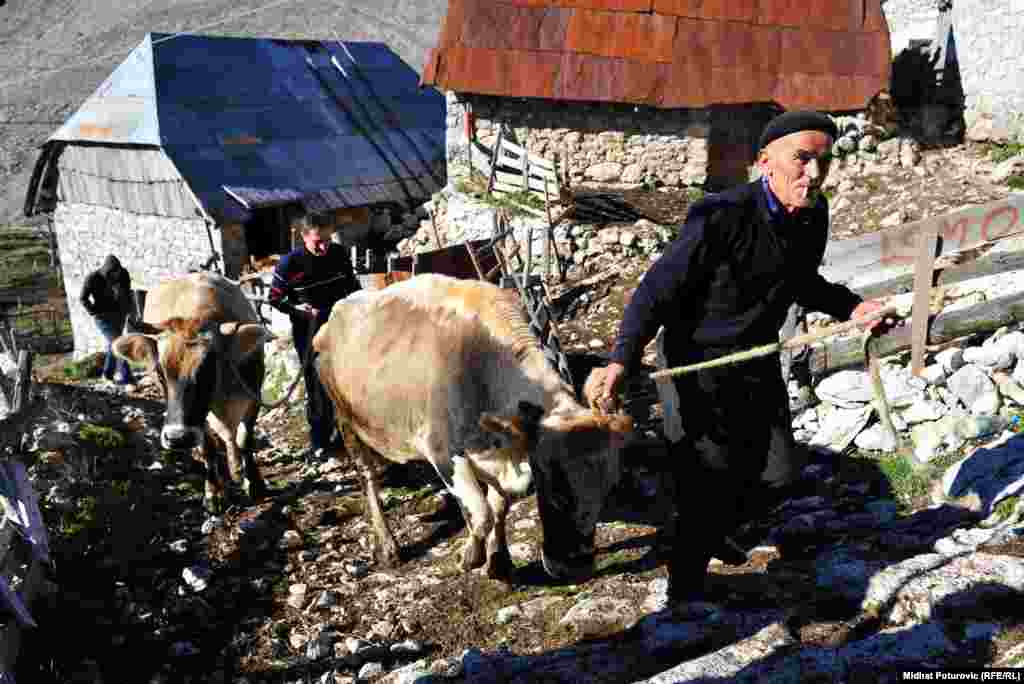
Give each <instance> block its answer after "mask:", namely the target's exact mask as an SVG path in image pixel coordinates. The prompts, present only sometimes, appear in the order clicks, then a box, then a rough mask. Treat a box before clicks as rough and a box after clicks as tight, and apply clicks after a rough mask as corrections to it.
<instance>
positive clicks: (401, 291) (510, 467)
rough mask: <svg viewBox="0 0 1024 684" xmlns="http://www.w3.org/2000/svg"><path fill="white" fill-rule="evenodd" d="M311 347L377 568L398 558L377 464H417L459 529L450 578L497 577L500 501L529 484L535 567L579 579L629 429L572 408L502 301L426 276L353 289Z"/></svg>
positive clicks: (514, 309)
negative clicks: (465, 573) (537, 529)
mask: <svg viewBox="0 0 1024 684" xmlns="http://www.w3.org/2000/svg"><path fill="white" fill-rule="evenodd" d="M313 347H314V349H315V350H316V351H318V352H319V373H320V378H321V380H322V382H323V384H324V387H325V388H326V389H327V392H328V394H329V395H330V397H331V399H332V400H333V401H334V405H335V411H336V414H337V419H338V421H337V423H338V427H339V429H341V431H342V433H343V435H344V439H345V445H346V447H347V448H348V450H349V453H350V454H352V455H353V456H354V457H355V458H356V459H357V461H358V463H359V466H360V470H361V472H362V475H363V478H364V484H365V490H366V495H367V510H368V514H369V519H370V522H371V524H372V526H373V530H374V532H375V534H376V541H377V549H376V551H377V556H378V559H379V560H380V561H381V562H382V563H384V564H387V565H391V564H394V563H395V562H397V561H398V558H399V553H398V546H397V545H396V543H395V539H394V537H393V536H392V534H391V531H390V530H389V529H388V526H387V523H386V521H385V519H384V516H383V513H382V511H381V507H380V502H379V499H378V490H379V487H380V479H379V478H380V467H379V466H380V465H381V458H384V459H387V460H390V461H395V462H399V463H402V462H407V461H411V460H426V461H428V462H430V463H431V464H432V465H433V466H434V468H435V469H436V470H437V472H438V474H439V475H440V476H441V479H442V481H443V482H444V484H445V485H446V486H447V487H448V488H449V489H450V490H451V491H452V493H453V494H454V495H455V497H456V498H457V499H458V501H459V503H460V505H461V507H462V510H463V514H464V516H465V518H466V522H467V525H468V527H469V537H468V539H467V540H466V545H465V547H464V550H463V555H462V566H463V568H464V569H466V570H469V569H472V568H477V567H480V566H485V571H486V573H487V575H488V576H490V577H507V576H509V575H510V574H511V572H512V562H511V558H510V556H509V552H508V545H507V541H506V537H505V516H506V513H507V510H508V505H509V500H510V498H511V497H514V496H522V495H524V494H526V492H527V489H528V488H529V486H530V484H531V481H535V482H536V484H537V489H538V504H539V507H540V514H541V523H542V524H543V527H544V543H543V547H542V550H541V556H542V560H543V564H544V568H545V569H546V570H547V572H548V573H549V574H550V575H552V576H554V577H566V576H572V575H577V574H580V573H583V572H589V571H591V570H592V566H593V554H594V530H595V526H596V523H597V517H598V515H599V514H600V511H601V506H602V503H603V500H604V497H605V495H606V494H607V493H608V491H609V489H610V488H611V486H613V485H614V483H615V482H616V480H617V478H618V474H619V454H618V447H619V446H620V445H621V441H622V439H623V434H624V433H627V432H629V431H630V430H632V421H631V420H630V419H629V418H628V417H626V416H604V415H597V414H596V413H594V412H593V411H591V410H590V409H588V408H584V407H583V406H581V405H580V404H579V402H577V400H576V398H575V396H574V395H573V390H572V388H571V387H570V386H569V385H568V384H566V383H565V382H563V381H562V379H561V378H560V377H559V375H558V373H557V372H556V371H555V370H554V369H553V368H551V366H550V365H549V364H548V362H547V360H546V359H545V358H544V354H543V352H542V351H541V348H540V346H539V343H538V340H537V339H536V337H535V336H534V335H533V334H532V333H531V332H530V329H529V326H528V323H527V321H526V319H525V317H524V313H523V309H522V306H521V304H520V303H519V298H518V295H517V294H516V293H515V292H514V291H511V290H503V289H500V288H498V287H496V286H494V285H491V284H490V283H485V282H482V281H470V280H457V279H454V278H448V277H445V276H439V275H421V276H417V277H415V278H412V279H411V280H407V281H405V282H401V283H396V284H394V285H391V286H390V287H388V288H386V289H383V290H378V291H366V290H364V291H362V292H358V293H355V294H353V295H351V296H349V297H347V298H345V299H343V300H341V301H340V302H338V303H337V304H335V305H334V309H333V310H332V311H331V317H330V320H329V321H328V322H327V324H326V325H325V326H324V327H323V328H321V330H320V332H319V333H317V335H316V337H315V338H314V340H313ZM531 466H532V467H531Z"/></svg>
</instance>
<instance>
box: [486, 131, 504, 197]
mask: <svg viewBox="0 0 1024 684" xmlns="http://www.w3.org/2000/svg"><path fill="white" fill-rule="evenodd" d="M504 136H505V126H504V125H503V124H498V139H497V140H495V141H494V149H493V150H492V151H491V177H490V178H488V179H487V194H488V195H489V194H491V190H492V189H493V188H494V176H495V174H496V173H497V172H498V155H499V154H501V140H502V138H503V137H504Z"/></svg>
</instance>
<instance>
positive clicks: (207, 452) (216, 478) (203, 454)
mask: <svg viewBox="0 0 1024 684" xmlns="http://www.w3.org/2000/svg"><path fill="white" fill-rule="evenodd" d="M210 447H211V445H210V438H209V437H207V436H206V434H205V433H204V434H203V441H202V443H201V444H200V445H199V446H197V447H196V448H195V452H194V453H195V457H196V459H198V461H199V462H200V463H202V464H203V470H204V471H205V478H206V482H205V486H204V489H205V492H204V494H203V507H204V508H205V509H206V512H207V513H209V514H210V515H219V514H221V513H223V512H224V482H223V480H222V479H221V468H220V458H219V456H218V455H217V454H216V453H214V450H213V449H211V448H210Z"/></svg>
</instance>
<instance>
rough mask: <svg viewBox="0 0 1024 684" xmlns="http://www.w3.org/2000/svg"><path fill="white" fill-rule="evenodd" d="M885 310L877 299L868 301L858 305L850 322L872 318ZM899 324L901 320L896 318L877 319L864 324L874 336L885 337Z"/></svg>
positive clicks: (851, 315)
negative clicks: (867, 317)
mask: <svg viewBox="0 0 1024 684" xmlns="http://www.w3.org/2000/svg"><path fill="white" fill-rule="evenodd" d="M884 308H885V305H884V304H882V303H881V302H880V301H878V300H876V299H867V300H865V301H863V302H861V303H860V304H858V305H857V308H855V309H854V310H853V313H851V314H850V320H851V321H855V320H857V319H858V318H864V317H866V316H870V315H871V314H873V313H876V312H878V311H881V310H882V309H884ZM898 324H899V319H898V318H896V317H895V316H884V317H882V318H876V319H874V320H871V321H868V322H866V323H865V324H864V329H865V330H870V331H871V332H872V334H874V335H884V334H885V333H887V332H889V331H890V330H892V329H893V328H895V327H896V326H897V325H898Z"/></svg>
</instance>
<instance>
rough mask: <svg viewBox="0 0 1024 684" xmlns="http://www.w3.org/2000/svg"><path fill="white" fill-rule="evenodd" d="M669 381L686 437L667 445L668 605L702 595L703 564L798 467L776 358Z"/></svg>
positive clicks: (707, 355) (799, 461)
mask: <svg viewBox="0 0 1024 684" xmlns="http://www.w3.org/2000/svg"><path fill="white" fill-rule="evenodd" d="M730 351H735V350H733V349H714V350H704V353H703V355H702V356H703V359H710V358H715V357H717V356H721V355H723V354H725V353H729V352H730ZM703 359H700V358H699V359H696V360H703ZM692 362H693V360H690V359H688V360H686V361H684V363H692ZM674 381H675V383H676V389H677V390H678V392H679V397H680V405H681V406H680V414H681V417H682V423H683V429H684V430H685V432H686V436H685V437H684V438H683V440H682V441H681V442H679V443H677V444H676V445H675V447H674V452H675V453H674V458H673V462H674V463H673V466H674V472H673V475H674V476H675V478H674V479H675V485H676V492H675V496H676V505H677V514H678V520H677V524H676V530H675V533H674V539H672V541H671V544H670V545H671V549H670V550H669V558H668V567H669V582H670V590H671V594H672V598H673V600H686V599H688V598H692V599H696V598H698V597H699V596H701V595H702V594H703V591H704V581H705V577H706V573H707V565H708V561H709V560H710V559H711V557H712V555H713V554H714V551H715V550H716V549H718V548H720V547H721V545H722V542H723V539H724V538H725V536H726V535H729V534H731V533H733V532H734V531H735V530H736V529H737V528H738V527H739V526H740V525H742V524H744V523H745V522H748V521H749V520H752V519H754V518H755V517H757V516H758V515H760V514H762V513H763V512H764V511H765V509H766V508H767V507H768V506H769V505H770V504H771V502H772V501H774V500H775V499H776V498H777V496H778V493H779V491H780V490H781V488H783V487H784V486H785V485H787V484H790V483H791V482H793V481H794V480H795V479H796V478H797V476H798V475H799V472H800V470H801V468H802V466H803V462H802V458H801V454H802V452H800V451H798V450H797V449H796V448H795V444H794V442H793V433H792V428H791V423H792V421H791V418H790V412H789V397H788V394H787V392H786V388H785V385H784V384H783V381H782V374H781V370H780V368H779V359H778V357H777V356H771V357H766V358H764V359H758V360H754V361H747V362H744V363H739V364H735V365H732V366H726V367H722V368H711V369H707V370H704V371H701V372H698V373H694V374H690V375H683V376H679V377H677V378H675V379H674Z"/></svg>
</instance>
